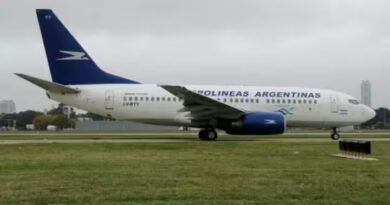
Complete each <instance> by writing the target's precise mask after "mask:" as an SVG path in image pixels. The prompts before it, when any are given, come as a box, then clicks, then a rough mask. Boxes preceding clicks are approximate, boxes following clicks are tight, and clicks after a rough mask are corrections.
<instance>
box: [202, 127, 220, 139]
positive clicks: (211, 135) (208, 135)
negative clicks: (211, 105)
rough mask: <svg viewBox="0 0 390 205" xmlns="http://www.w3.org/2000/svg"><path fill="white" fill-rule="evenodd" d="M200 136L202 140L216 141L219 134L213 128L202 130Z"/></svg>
mask: <svg viewBox="0 0 390 205" xmlns="http://www.w3.org/2000/svg"><path fill="white" fill-rule="evenodd" d="M198 137H199V139H200V140H203V141H204V140H207V141H215V140H216V139H217V138H218V134H217V132H216V131H215V130H213V129H210V130H209V129H207V130H200V131H199V134H198Z"/></svg>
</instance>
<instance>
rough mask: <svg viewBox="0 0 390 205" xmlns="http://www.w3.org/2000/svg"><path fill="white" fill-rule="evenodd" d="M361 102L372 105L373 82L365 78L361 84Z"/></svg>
mask: <svg viewBox="0 0 390 205" xmlns="http://www.w3.org/2000/svg"><path fill="white" fill-rule="evenodd" d="M361 98H362V99H361V102H362V103H363V104H365V105H367V106H369V107H371V83H370V81H368V80H363V81H362V84H361Z"/></svg>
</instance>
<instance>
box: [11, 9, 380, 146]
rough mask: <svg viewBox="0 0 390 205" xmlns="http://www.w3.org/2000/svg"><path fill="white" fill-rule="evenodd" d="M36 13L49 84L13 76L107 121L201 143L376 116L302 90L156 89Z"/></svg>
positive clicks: (342, 98)
mask: <svg viewBox="0 0 390 205" xmlns="http://www.w3.org/2000/svg"><path fill="white" fill-rule="evenodd" d="M36 14H37V17H38V22H39V26H40V30H41V34H42V38H43V44H44V47H45V50H46V55H47V60H48V64H49V68H50V73H51V77H52V82H51V81H47V80H43V79H39V78H36V77H32V76H29V75H25V74H21V73H15V74H16V75H18V76H19V77H21V78H23V79H25V80H27V81H29V82H31V83H33V84H35V85H37V86H39V87H41V88H43V89H44V90H45V91H46V94H47V96H48V98H49V99H52V100H55V101H58V102H62V103H64V104H67V105H70V106H73V107H76V108H79V109H82V110H86V111H89V112H92V113H96V114H99V115H102V116H106V117H108V118H110V119H115V120H124V121H135V122H141V123H149V124H155V125H167V126H185V127H194V128H200V131H199V135H198V137H199V139H200V140H216V139H217V137H218V134H217V131H216V130H223V131H225V132H226V133H227V134H232V135H272V134H282V133H284V132H285V131H286V129H287V127H313V128H327V129H330V130H331V134H330V137H331V138H332V139H334V140H337V139H339V138H340V132H339V128H342V127H346V126H353V125H359V124H361V123H363V122H365V121H367V120H369V119H371V118H373V117H374V116H375V111H374V110H373V109H371V108H370V107H368V106H366V105H363V104H361V103H359V101H358V100H356V99H355V98H354V97H352V96H350V95H347V94H344V93H341V92H337V91H332V90H327V89H314V88H300V87H257V86H206V85H157V84H143V83H140V82H138V81H135V80H131V79H128V78H124V77H120V76H117V75H113V74H110V73H107V72H105V71H103V70H101V69H100V68H99V67H98V66H97V65H96V64H95V63H94V61H93V60H92V58H91V56H89V55H88V54H87V52H86V51H85V50H84V49H83V48H82V47H81V45H80V44H79V43H78V42H77V41H76V39H75V38H74V37H73V36H72V34H71V33H70V32H69V31H68V30H67V29H66V28H65V26H64V25H63V24H62V23H61V21H60V20H59V19H58V18H57V16H56V15H55V14H54V12H53V11H52V10H50V9H37V10H36Z"/></svg>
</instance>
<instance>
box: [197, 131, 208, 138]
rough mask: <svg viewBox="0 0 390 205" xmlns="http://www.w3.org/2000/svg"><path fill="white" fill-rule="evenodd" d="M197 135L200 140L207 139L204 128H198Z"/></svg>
mask: <svg viewBox="0 0 390 205" xmlns="http://www.w3.org/2000/svg"><path fill="white" fill-rule="evenodd" d="M198 137H199V139H200V140H207V132H206V130H200V131H199V134H198Z"/></svg>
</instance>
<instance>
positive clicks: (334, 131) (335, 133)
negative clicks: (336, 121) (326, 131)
mask: <svg viewBox="0 0 390 205" xmlns="http://www.w3.org/2000/svg"><path fill="white" fill-rule="evenodd" d="M340 137H341V136H340V133H339V132H338V131H337V128H336V127H334V128H333V129H332V133H331V134H330V138H332V140H338V139H340Z"/></svg>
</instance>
